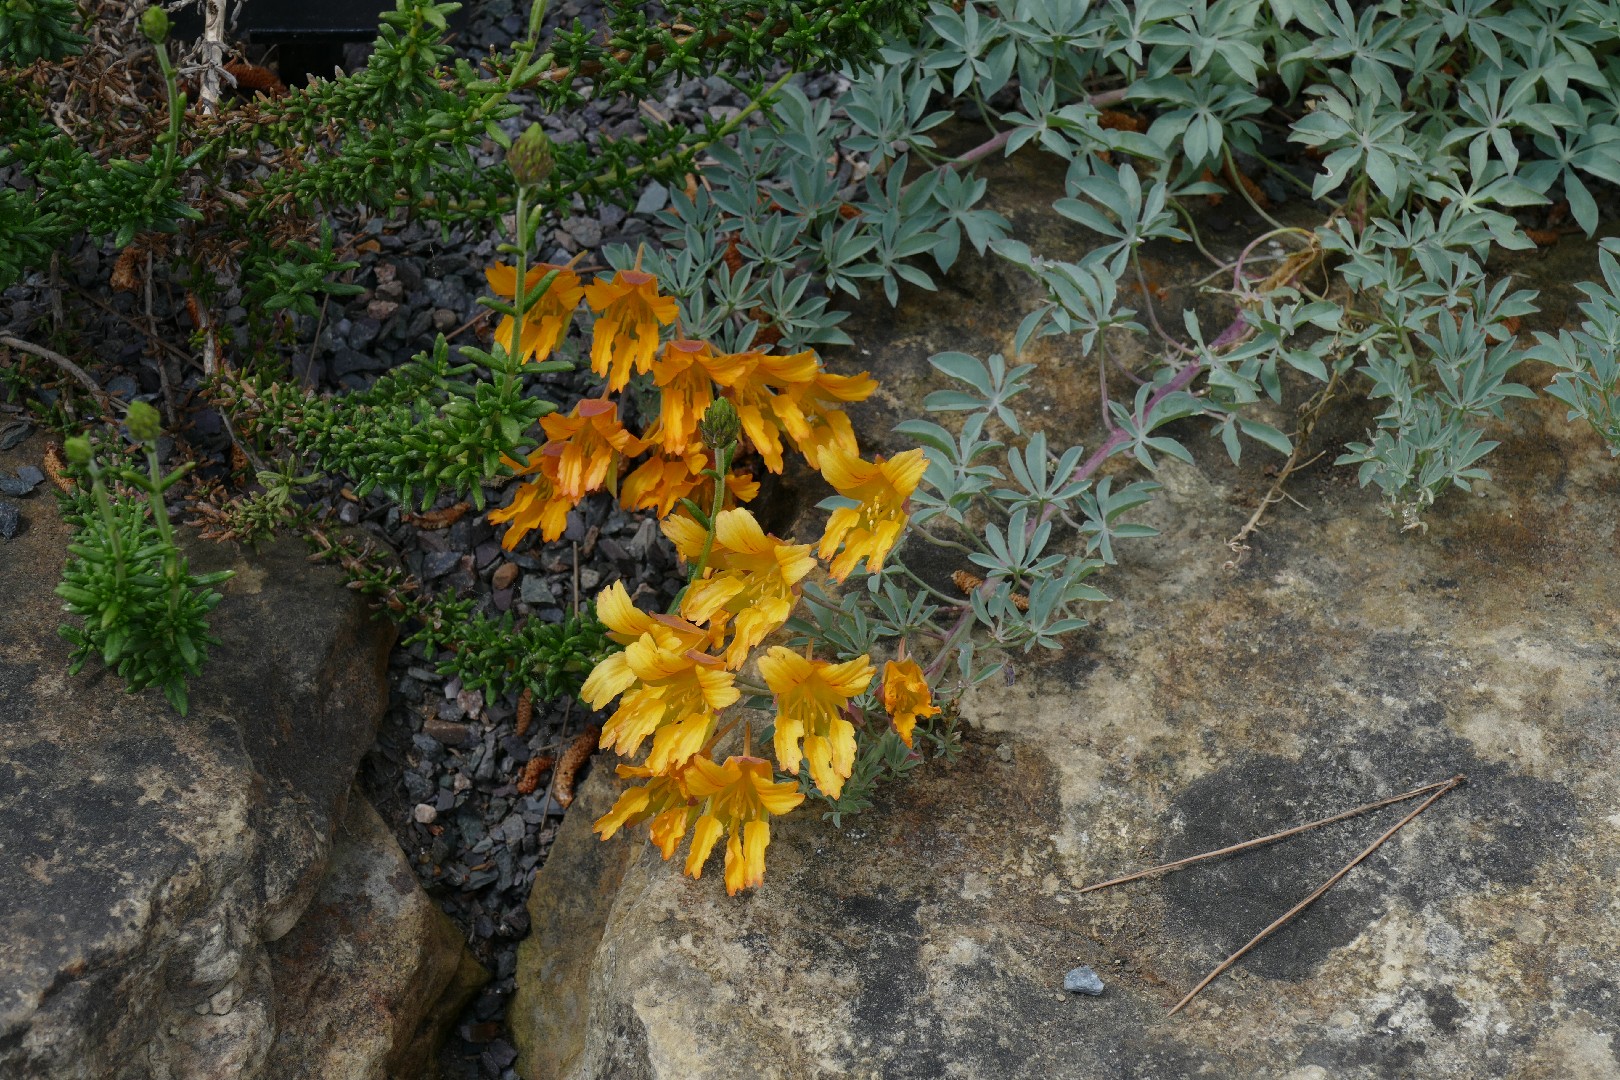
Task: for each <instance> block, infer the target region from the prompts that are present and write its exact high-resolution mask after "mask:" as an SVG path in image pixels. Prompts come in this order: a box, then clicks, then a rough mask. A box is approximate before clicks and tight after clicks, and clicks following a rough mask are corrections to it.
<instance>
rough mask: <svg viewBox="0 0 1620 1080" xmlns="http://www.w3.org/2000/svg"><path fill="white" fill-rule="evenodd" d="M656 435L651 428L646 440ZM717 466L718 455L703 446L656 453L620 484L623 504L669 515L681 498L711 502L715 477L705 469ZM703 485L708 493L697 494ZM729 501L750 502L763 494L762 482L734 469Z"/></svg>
mask: <svg viewBox="0 0 1620 1080" xmlns="http://www.w3.org/2000/svg"><path fill="white" fill-rule="evenodd" d="M655 438H656V434H655V433H654V432H651V431H649V432H648V433H647V438H646V440H645V441H647V442H652V441H654V440H655ZM712 468H714V458H713V457H712V456H711V455H709V454H707V453H705V452H704V451H703V450H702V449H694V450H691V451H689V452H688V453H687V454H685V455H684V456H682V457H661V456H657V455H655V456H653V457H650V458H648V459H647V460H646V461H643V462H642V463H641V464H640V465H638V466H636V468H635V471H634V472H632V473H631V474H630V475H629V476H626V477H625V478H624V482H623V483H622V484H620V485H619V505H620V506H622V507H624V508H625V509H626V510H656V511H657V512H658V516H659V517H661V518H667V517H669V515H670V514H671V513H672V512H673V511H674V509H675V504H676V503H677V502H678V501H680V500H681V499H686V498H696V499H697V501H698V502H700V503H707V502H708V501H709V499H710V498H711V497H712V496H713V494H714V489H713V488H712V487H710V486H709V485H710V483H712V481H711V480H710V479H709V477H707V476H704V475H703V470H704V469H712ZM700 486H701V487H702V489H703V491H704V492H705V494H702V495H699V496H693V494H692V493H693V492H694V491H697V490H698V489H699V487H700ZM726 493H727V497H728V498H727V501H728V502H729V501H736V502H749V501H751V500H752V499H753V498H754V496H756V495H758V494H759V482H758V481H756V480H755V479H754V478H753V477H752V476H750V475H748V474H747V473H745V472H737V471H735V470H733V471H732V472H730V473H728V474H727V475H726Z"/></svg>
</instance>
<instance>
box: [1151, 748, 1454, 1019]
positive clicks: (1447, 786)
mask: <svg viewBox="0 0 1620 1080" xmlns="http://www.w3.org/2000/svg"><path fill="white" fill-rule="evenodd" d="M1465 779H1467V778H1466V777H1464V776H1463V775H1461V774H1458V775H1457V776H1453V777H1452V778H1451V779H1450V780H1447V781H1446V782H1445V783H1444V784H1442V785H1441V786H1440V789H1439V790H1438V791H1436V792H1435V793H1434V794H1433V795H1430V796H1429V797H1428V798H1427V799H1424V800H1423V802H1422V804H1421V805H1419V806H1418V808H1417V809H1416V810H1413V811H1412V812H1411V813H1410V814H1407V815H1406V816H1405V817H1403V818H1401V820H1399V821H1397V822H1396V823H1395V824H1393V825H1391V826H1390V827H1389V829H1388V830H1386V831H1385V833H1384V835H1382V836H1380V837H1379V838H1378V839H1377V840H1374V841H1373V842H1372V843H1371V844H1368V845H1367V847H1366V849H1365V850H1364V851H1362V853H1361V854H1360V855H1357V856H1356V857H1355V858H1353V859H1351V860H1350V861H1349V862H1347V863H1345V864H1344V866H1342V867H1340V869H1339V872H1338V873H1336V874H1334V875H1333V876H1332V877H1330V878H1328V879H1327V880H1326V881H1324V882H1322V884H1321V885H1319V886H1317V888H1316V891H1315V892H1313V893H1311V895H1309V896H1307V897H1306V898H1305V899H1303V900H1301V901H1300V902H1299V903H1297V904H1295V905H1294V906H1293V907H1291V908H1289V909H1288V911H1287V912H1285V913H1284V914H1283V915H1282V916H1281V917H1280V918H1278V919H1277V921H1276V922H1274V923H1272V924H1271V925H1270V926H1268V927H1266V928H1265V929H1264V930H1262V931H1260V932H1259V933H1258V934H1256V935H1254V937H1252V938H1250V939H1249V943H1248V944H1247V945H1245V946H1243V948H1241V949H1239V950H1238V951H1237V952H1235V953H1233V954H1232V955H1231V956H1228V957H1227V958H1226V959H1225V960H1222V961H1221V962H1220V964H1218V965H1217V966H1216V968H1215V970H1214V971H1211V972H1210V973H1209V974H1208V975H1205V976H1204V977H1203V979H1202V980H1201V981H1200V982H1199V983H1198V985H1197V986H1195V987H1193V988H1192V989H1191V990H1189V991H1187V996H1186V997H1184V998H1182V999H1181V1000H1180V1001H1178V1002H1176V1005H1175V1008H1173V1009H1171V1010H1170V1015H1171V1016H1174V1015H1176V1013H1178V1012H1180V1011H1181V1010H1182V1009H1184V1008H1185V1007H1186V1006H1187V1003H1188V1002H1190V1001H1192V999H1193V998H1195V997H1197V996H1198V994H1199V993H1200V992H1201V991H1202V990H1203V989H1204V987H1206V986H1208V985H1209V984H1210V983H1212V982H1214V981H1215V980H1216V979H1217V978H1218V977H1219V976H1220V974H1221V972H1223V971H1225V970H1226V969H1227V968H1229V967H1231V966H1232V965H1233V964H1235V963H1237V962H1238V960H1239V959H1241V958H1242V957H1243V955H1244V954H1245V953H1247V952H1248V951H1249V950H1250V949H1252V948H1254V947H1255V946H1256V945H1258V944H1260V943H1261V942H1262V941H1264V940H1265V939H1266V938H1268V937H1270V936H1271V935H1272V934H1273V933H1275V932H1276V931H1278V930H1280V929H1281V928H1282V927H1283V925H1284V924H1285V923H1287V922H1288V920H1289V919H1292V918H1293V917H1294V916H1295V915H1298V914H1299V913H1300V912H1301V911H1304V910H1305V909H1306V908H1308V907H1310V906H1311V905H1312V904H1314V903H1316V901H1317V900H1319V899H1321V897H1322V894H1323V893H1325V892H1327V891H1328V890H1329V889H1331V888H1333V886H1335V885H1337V884H1338V883H1339V881H1340V879H1342V878H1343V877H1344V876H1345V875H1346V874H1348V873H1349V872H1350V871H1352V870H1354V869H1355V868H1356V866H1357V865H1359V864H1360V863H1361V862H1362V860H1364V859H1366V858H1367V857H1368V856H1369V855H1371V854H1372V853H1373V852H1375V851H1377V850H1378V849H1379V848H1380V847H1382V846H1383V844H1384V841H1386V840H1388V839H1389V838H1390V837H1392V836H1394V835H1395V834H1396V833H1398V832H1400V831H1401V829H1402V828H1404V827H1405V825H1406V823H1407V822H1409V821H1411V820H1412V819H1413V818H1415V817H1417V816H1418V815H1419V814H1421V813H1423V811H1425V810H1427V809H1428V808H1429V807H1430V806H1433V805H1434V802H1435V800H1436V799H1438V798H1440V796H1442V795H1444V794H1445V793H1446V792H1448V791H1450V790H1451V789H1452V788H1454V787H1456V786H1458V785H1459V784H1461V783H1462V782H1463V781H1464V780H1465Z"/></svg>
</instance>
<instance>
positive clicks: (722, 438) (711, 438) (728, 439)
mask: <svg viewBox="0 0 1620 1080" xmlns="http://www.w3.org/2000/svg"><path fill="white" fill-rule="evenodd" d="M740 428H741V424H740V423H739V421H738V419H737V410H736V409H735V408H734V407H732V404H731V402H729V401H727V400H726V399H725V398H715V400H714V402H713V404H711V405H710V406H709V408H708V410H707V411H706V412H704V414H703V420H702V421H701V422H700V423H699V424H698V432H699V434H701V435H702V436H703V445H704V446H707V447H708V448H709V449H710V450H713V451H714V452H715V453H719V452H720V451H721V450H729V449H731V448H732V447H733V446H736V445H737V432H738V430H740Z"/></svg>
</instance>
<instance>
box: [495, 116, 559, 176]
mask: <svg viewBox="0 0 1620 1080" xmlns="http://www.w3.org/2000/svg"><path fill="white" fill-rule="evenodd" d="M555 165H556V162H555V161H553V160H552V157H551V140H550V139H547V138H546V133H545V132H543V131H541V130H540V125H539V124H530V125H529V129H528V130H527V131H525V132H524V133H523V134H522V135H519V136H518V140H517V142H515V143H513V144H512V149H510V150H508V151H507V152H506V167H507V168H509V169H511V170H512V178H513V179H514V180H516V181H517V182H518V183H520V184H522V185H523V186H524V187H532V186H533V185H535V184H538V183H540V182H541V181H543V180H544V179H545V178H546V177H548V176H550V175H551V170H552V169H553V168H554V167H555Z"/></svg>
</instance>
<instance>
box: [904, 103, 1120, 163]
mask: <svg viewBox="0 0 1620 1080" xmlns="http://www.w3.org/2000/svg"><path fill="white" fill-rule="evenodd" d="M1125 94H1126V90H1125V89H1123V88H1122V89H1119V90H1109V91H1106V92H1104V93H1101V94H1093V95H1092V96H1091V99H1090V101H1091V104H1092V105H1094V106H1097V107H1099V108H1101V107H1104V106H1108V105H1117V104H1119V103H1120V102H1121V101H1124V100H1125ZM1016 130H1017V129H1016V128H1008V129H1007V130H1006V131H1001V132H997V133H996V134H995V135H992V136H991V137H990V138H988V139H986V140H985V141H984V142H982V143H980V144H979V145H978V146H975V147H974V148H973V149H971V150H968V151H965V152H964V153H962V154H961V155H960V156H958V157H955V158H953V159H951V160H950V161H947V162H945V163H944V164H942V165H940V166H939V169H938V171H939V172H941V173H943V172H944V171H945V170H946V169H952V168H958V167H960V166H962V165H972V164H973V163H974V162H975V161H982V160H984V159H985V158H987V157H989V156H990V155H991V154H994V153H995V152H996V151H997V150H1000V149H1002V148H1003V147H1005V146H1006V145H1007V141H1008V140H1009V139H1011V138H1012V135H1013V132H1014V131H1016ZM912 183H916V181H915V180H914V181H912Z"/></svg>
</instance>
